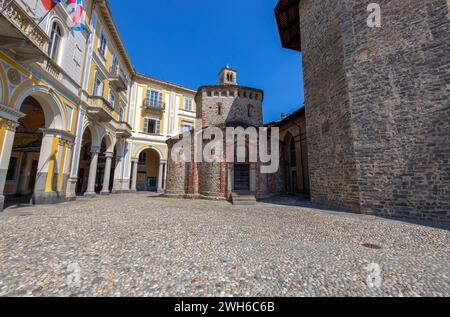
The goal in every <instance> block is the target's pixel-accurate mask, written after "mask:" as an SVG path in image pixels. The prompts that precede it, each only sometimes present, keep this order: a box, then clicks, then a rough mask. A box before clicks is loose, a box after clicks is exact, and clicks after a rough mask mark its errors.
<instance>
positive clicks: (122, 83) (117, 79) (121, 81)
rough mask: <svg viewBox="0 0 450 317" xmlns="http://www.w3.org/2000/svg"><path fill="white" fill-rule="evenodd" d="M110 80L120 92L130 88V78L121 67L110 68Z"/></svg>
mask: <svg viewBox="0 0 450 317" xmlns="http://www.w3.org/2000/svg"><path fill="white" fill-rule="evenodd" d="M109 81H110V83H111V84H112V85H113V86H114V87H115V88H116V90H117V91H118V92H121V91H125V90H127V89H128V80H127V77H126V76H125V74H124V73H123V72H122V70H121V69H120V68H119V67H111V69H110V70H109Z"/></svg>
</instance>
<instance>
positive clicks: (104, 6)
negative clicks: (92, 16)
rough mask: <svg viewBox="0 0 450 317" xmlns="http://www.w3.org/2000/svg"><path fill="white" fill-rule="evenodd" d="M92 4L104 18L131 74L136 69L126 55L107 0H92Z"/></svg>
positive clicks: (126, 52)
mask: <svg viewBox="0 0 450 317" xmlns="http://www.w3.org/2000/svg"><path fill="white" fill-rule="evenodd" d="M94 6H96V8H98V9H99V12H100V13H101V14H102V17H103V19H104V20H105V22H106V24H107V26H108V29H109V31H110V32H111V35H112V36H113V38H114V41H115V42H116V45H117V47H118V50H119V52H120V54H121V55H122V57H123V59H124V60H125V63H126V64H127V67H128V69H129V71H130V73H131V74H135V73H136V71H135V69H134V66H133V63H132V62H131V59H130V57H129V55H128V51H127V49H126V47H125V44H124V43H123V41H122V37H121V36H120V33H119V30H118V28H117V25H116V23H115V22H114V18H113V16H112V12H111V8H110V6H109V1H108V0H94Z"/></svg>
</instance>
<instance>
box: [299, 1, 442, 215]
mask: <svg viewBox="0 0 450 317" xmlns="http://www.w3.org/2000/svg"><path fill="white" fill-rule="evenodd" d="M370 2H373V1H344V0H341V1H335V0H323V1H311V0H303V1H300V20H301V32H302V45H303V60H304V68H303V69H304V79H305V97H306V105H307V108H306V116H307V133H308V150H309V164H310V171H311V175H310V176H311V194H312V199H313V201H315V202H318V203H321V204H326V205H331V206H333V207H343V208H348V209H351V210H353V211H357V212H359V211H361V212H364V213H375V214H377V215H390V216H408V217H414V218H424V219H435V220H448V219H449V216H450V214H449V212H450V202H449V201H450V200H449V197H450V164H449V157H450V132H449V131H450V101H449V96H450V91H449V90H450V85H449V83H450V37H449V31H450V30H449V27H450V20H449V7H448V2H447V0H411V1H403V0H389V1H388V0H384V1H377V3H379V4H380V5H381V9H382V27H381V28H379V29H377V28H369V27H367V24H366V19H367V17H368V13H367V12H366V8H367V5H368V3H370Z"/></svg>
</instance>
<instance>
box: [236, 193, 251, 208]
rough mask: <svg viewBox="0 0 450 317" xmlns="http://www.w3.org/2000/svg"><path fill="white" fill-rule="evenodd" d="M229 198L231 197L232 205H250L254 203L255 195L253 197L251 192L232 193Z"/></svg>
mask: <svg viewBox="0 0 450 317" xmlns="http://www.w3.org/2000/svg"><path fill="white" fill-rule="evenodd" d="M231 199H232V203H233V205H239V206H252V205H255V204H256V197H255V195H251V194H246V193H245V194H240V193H233V194H232V195H231Z"/></svg>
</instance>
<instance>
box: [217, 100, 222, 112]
mask: <svg viewBox="0 0 450 317" xmlns="http://www.w3.org/2000/svg"><path fill="white" fill-rule="evenodd" d="M217 114H219V115H221V114H222V103H221V102H219V103H218V104H217Z"/></svg>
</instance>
